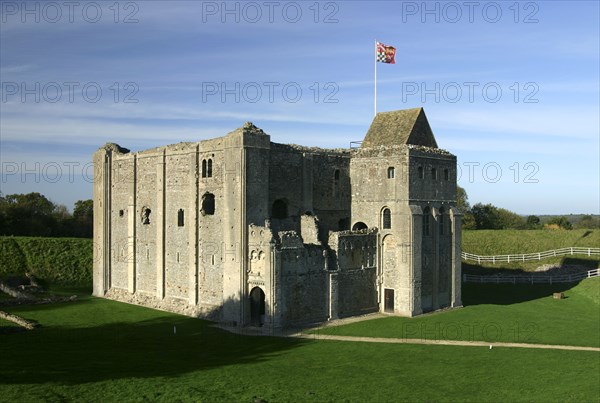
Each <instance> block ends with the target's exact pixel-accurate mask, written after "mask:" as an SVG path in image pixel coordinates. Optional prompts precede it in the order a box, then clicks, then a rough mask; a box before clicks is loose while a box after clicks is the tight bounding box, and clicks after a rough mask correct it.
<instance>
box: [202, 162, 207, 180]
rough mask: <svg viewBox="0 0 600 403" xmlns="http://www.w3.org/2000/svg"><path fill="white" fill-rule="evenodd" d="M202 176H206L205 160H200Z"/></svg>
mask: <svg viewBox="0 0 600 403" xmlns="http://www.w3.org/2000/svg"><path fill="white" fill-rule="evenodd" d="M202 177H203V178H206V160H202Z"/></svg>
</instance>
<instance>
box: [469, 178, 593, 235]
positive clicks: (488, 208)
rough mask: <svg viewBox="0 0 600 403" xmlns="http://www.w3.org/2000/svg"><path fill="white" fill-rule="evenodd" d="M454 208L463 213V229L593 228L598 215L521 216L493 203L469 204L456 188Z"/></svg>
mask: <svg viewBox="0 0 600 403" xmlns="http://www.w3.org/2000/svg"><path fill="white" fill-rule="evenodd" d="M457 208H458V210H459V211H460V212H461V214H462V215H463V217H462V224H463V229H544V228H545V229H574V228H575V229H597V228H600V217H599V216H592V215H589V214H583V215H570V216H568V217H567V216H548V215H546V216H536V215H530V216H526V217H525V216H522V215H519V214H517V213H515V212H512V211H510V210H507V209H504V208H501V207H496V206H494V205H493V204H490V203H488V204H483V203H477V204H475V205H473V206H472V207H471V205H470V204H469V199H468V196H467V192H466V191H465V190H464V189H463V188H461V187H460V186H459V187H458V189H457Z"/></svg>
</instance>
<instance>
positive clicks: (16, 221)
mask: <svg viewBox="0 0 600 403" xmlns="http://www.w3.org/2000/svg"><path fill="white" fill-rule="evenodd" d="M55 207H56V206H55V205H54V203H52V202H51V201H50V200H48V199H47V198H46V197H45V196H43V195H42V194H40V193H37V192H32V193H27V194H11V195H6V196H5V197H4V198H3V200H2V202H1V209H2V216H3V219H2V227H1V228H0V234H2V235H33V236H36V235H37V236H50V235H52V233H53V232H54V231H55V230H56V222H57V221H56V218H55V217H54V216H53V212H54V209H55Z"/></svg>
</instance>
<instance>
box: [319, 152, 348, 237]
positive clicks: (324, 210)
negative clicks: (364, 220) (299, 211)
mask: <svg viewBox="0 0 600 403" xmlns="http://www.w3.org/2000/svg"><path fill="white" fill-rule="evenodd" d="M312 160H313V162H312V177H313V180H312V185H313V190H312V196H313V199H312V204H313V213H314V214H315V215H316V216H317V217H318V218H319V223H320V227H321V230H322V233H321V239H326V237H327V234H328V233H329V231H340V230H344V229H349V228H344V226H346V225H348V226H349V222H350V204H351V203H350V159H349V158H348V156H347V155H345V154H343V155H337V154H315V155H313V157H312Z"/></svg>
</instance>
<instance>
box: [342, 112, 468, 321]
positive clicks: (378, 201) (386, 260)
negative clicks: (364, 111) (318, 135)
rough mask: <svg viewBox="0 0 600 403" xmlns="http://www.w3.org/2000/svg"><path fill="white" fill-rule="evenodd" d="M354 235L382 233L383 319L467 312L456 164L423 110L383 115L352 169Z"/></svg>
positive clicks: (379, 281) (380, 290)
mask: <svg viewBox="0 0 600 403" xmlns="http://www.w3.org/2000/svg"><path fill="white" fill-rule="evenodd" d="M350 178H351V186H352V226H353V229H360V228H373V227H377V228H378V229H379V239H378V276H377V284H376V287H377V289H378V295H379V296H378V298H379V306H380V311H381V312H388V313H396V314H401V315H407V316H415V315H419V314H421V313H422V312H427V311H432V310H436V309H440V308H445V307H455V306H460V305H461V300H460V276H461V273H460V217H459V215H458V214H457V210H456V157H455V156H454V155H452V154H450V153H448V152H447V151H444V150H441V149H439V148H438V147H437V142H436V140H435V137H434V135H433V132H432V130H431V127H430V126H429V123H428V121H427V117H426V116H425V112H424V111H423V109H422V108H416V109H408V110H400V111H393V112H385V113H378V114H377V116H376V117H375V119H374V120H373V123H372V124H371V127H370V128H369V131H368V132H367V135H366V136H365V139H364V141H363V143H362V145H361V149H360V150H359V151H358V152H357V153H356V155H354V156H353V158H352V160H351V164H350Z"/></svg>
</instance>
